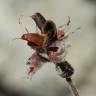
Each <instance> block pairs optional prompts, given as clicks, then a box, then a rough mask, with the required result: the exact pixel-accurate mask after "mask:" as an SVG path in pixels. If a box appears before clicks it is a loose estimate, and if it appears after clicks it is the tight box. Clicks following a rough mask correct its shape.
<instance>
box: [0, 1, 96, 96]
mask: <svg viewBox="0 0 96 96" xmlns="http://www.w3.org/2000/svg"><path fill="white" fill-rule="evenodd" d="M35 12H40V13H41V14H43V15H44V16H45V17H46V18H47V19H51V20H54V22H55V23H56V24H57V26H59V25H62V24H65V23H66V22H67V21H68V16H70V18H71V28H70V30H72V31H73V30H75V29H76V28H77V27H80V28H81V29H80V31H78V32H76V33H74V34H73V36H72V37H71V38H70V40H69V42H70V43H71V44H72V47H71V48H70V49H69V50H68V54H67V57H66V59H67V60H68V61H69V62H70V63H71V65H72V66H73V68H74V69H75V73H74V75H73V77H72V78H73V81H74V83H75V85H76V87H77V88H78V91H79V94H80V96H96V76H95V75H96V43H95V40H96V0H0V96H72V93H71V91H70V88H69V86H68V84H67V83H66V81H65V80H64V79H62V78H61V77H59V76H58V75H57V73H56V71H55V66H54V64H50V63H47V64H45V65H44V66H43V67H42V68H41V69H40V70H39V71H38V72H37V73H36V74H35V75H34V76H33V77H32V79H31V78H30V79H28V75H27V71H28V70H27V66H26V61H27V59H28V58H29V57H30V56H31V54H32V52H33V50H32V49H30V48H29V47H28V46H27V44H26V42H25V41H22V40H13V39H14V38H16V37H20V36H21V35H22V34H24V33H26V32H25V30H24V26H26V27H27V28H28V30H29V31H30V32H35V29H36V25H35V23H34V22H33V21H32V20H31V19H30V18H29V17H28V16H30V15H32V14H34V13H35ZM20 15H24V16H23V17H22V18H21V21H22V23H23V25H19V23H18V18H19V17H20Z"/></svg>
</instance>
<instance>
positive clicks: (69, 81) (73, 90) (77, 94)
mask: <svg viewBox="0 0 96 96" xmlns="http://www.w3.org/2000/svg"><path fill="white" fill-rule="evenodd" d="M66 81H67V83H68V84H69V86H70V88H71V90H72V92H73V94H74V96H79V93H78V90H77V88H76V87H75V85H74V84H73V82H72V79H71V78H66Z"/></svg>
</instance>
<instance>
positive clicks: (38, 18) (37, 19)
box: [30, 12, 46, 33]
mask: <svg viewBox="0 0 96 96" xmlns="http://www.w3.org/2000/svg"><path fill="white" fill-rule="evenodd" d="M30 17H31V18H32V19H33V20H34V21H35V23H36V25H37V26H38V28H39V29H40V30H41V33H43V32H44V31H43V29H44V25H45V23H46V19H45V18H44V17H43V16H42V15H41V14H40V13H38V12H37V13H35V14H34V15H32V16H30Z"/></svg>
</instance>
